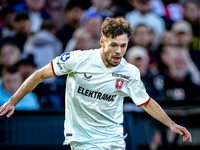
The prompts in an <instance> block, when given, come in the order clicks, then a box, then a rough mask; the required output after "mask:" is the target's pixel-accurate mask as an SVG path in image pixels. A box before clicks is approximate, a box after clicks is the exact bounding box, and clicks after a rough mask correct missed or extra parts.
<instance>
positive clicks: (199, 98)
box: [0, 0, 200, 150]
mask: <svg viewBox="0 0 200 150" xmlns="http://www.w3.org/2000/svg"><path fill="white" fill-rule="evenodd" d="M119 16H121V17H124V18H125V19H126V20H127V21H129V22H130V23H131V25H132V27H133V29H134V33H133V36H132V37H131V38H130V41H129V44H128V48H127V52H126V54H125V56H124V58H125V59H126V60H127V62H129V63H131V64H133V65H135V66H136V67H138V68H139V70H140V73H141V79H142V81H143V83H144V86H145V88H146V91H147V93H148V94H149V95H150V96H151V97H152V98H154V99H155V100H156V101H157V102H158V103H159V104H160V105H161V106H162V108H163V109H164V110H165V111H166V112H167V114H168V115H169V116H170V117H171V118H172V119H173V120H174V121H175V122H176V123H178V124H180V125H183V126H185V127H187V128H188V130H189V131H190V132H191V134H192V136H193V143H192V144H190V143H189V142H185V143H183V142H182V138H181V137H180V136H179V135H175V134H173V133H172V132H171V131H170V130H169V129H168V128H166V127H165V126H164V125H162V124H161V123H159V122H158V121H156V120H154V119H153V118H151V117H150V116H149V115H148V114H147V113H145V112H144V110H143V108H138V107H137V106H136V105H135V104H134V103H133V102H132V100H131V99H130V98H129V97H126V98H125V99H124V123H123V124H122V125H123V126H124V133H128V137H127V138H126V139H125V140H126V143H127V150H172V149H174V150H179V149H181V150H186V149H187V150H188V149H189V148H190V149H192V150H197V149H198V150H199V149H200V122H199V121H198V118H199V117H200V1H199V0H15V1H13V0H0V105H2V104H3V103H5V102H6V101H8V100H9V98H10V97H11V96H12V95H13V94H14V93H15V92H16V90H17V89H18V88H19V86H20V85H21V84H22V82H23V81H24V80H25V79H27V78H28V77H29V75H31V74H32V73H33V72H34V71H35V70H37V69H40V68H41V67H43V66H45V65H46V64H48V63H50V62H51V60H53V59H54V58H55V57H56V56H59V55H61V54H62V53H63V52H70V51H73V50H87V49H96V48H100V42H99V40H100V37H101V32H100V30H101V24H102V22H103V20H104V19H105V18H106V17H119ZM66 78H67V76H59V77H54V78H51V79H47V80H45V81H43V82H42V83H40V84H39V85H38V86H37V87H36V88H35V89H34V90H33V91H32V92H31V93H29V94H28V95H27V96H25V97H24V98H23V99H22V100H21V101H20V103H19V104H18V105H17V106H16V112H15V114H14V115H13V116H12V117H11V118H9V119H7V118H6V117H0V150H35V149H37V150H40V149H42V150H45V149H48V150H62V149H65V150H67V149H68V150H70V147H69V146H62V143H63V141H64V133H63V130H64V125H63V124H64V114H65V112H64V107H65V103H64V97H65V83H66Z"/></svg>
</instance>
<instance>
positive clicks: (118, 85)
mask: <svg viewBox="0 0 200 150" xmlns="http://www.w3.org/2000/svg"><path fill="white" fill-rule="evenodd" d="M123 84H124V80H123V79H120V78H118V79H116V85H115V87H116V89H118V90H120V89H121V88H122V85H123Z"/></svg>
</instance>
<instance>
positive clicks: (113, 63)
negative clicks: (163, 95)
mask: <svg viewBox="0 0 200 150" xmlns="http://www.w3.org/2000/svg"><path fill="white" fill-rule="evenodd" d="M119 64H120V61H119V62H112V63H111V65H112V66H113V67H116V66H118V65H119Z"/></svg>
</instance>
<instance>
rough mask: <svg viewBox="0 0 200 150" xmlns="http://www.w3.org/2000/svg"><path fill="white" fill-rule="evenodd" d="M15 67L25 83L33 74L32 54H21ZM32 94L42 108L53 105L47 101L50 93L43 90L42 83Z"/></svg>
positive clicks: (34, 66) (34, 64)
mask: <svg viewBox="0 0 200 150" xmlns="http://www.w3.org/2000/svg"><path fill="white" fill-rule="evenodd" d="M17 66H18V70H19V72H20V73H21V75H22V79H23V81H25V80H26V79H27V78H28V77H29V76H30V75H31V74H32V73H34V71H35V70H36V66H37V64H36V63H35V62H34V56H33V55H32V54H22V57H21V60H20V61H19V62H18V64H17ZM32 92H33V93H35V94H36V96H37V98H38V101H39V103H40V106H41V107H42V108H47V107H52V105H53V104H52V103H51V102H50V100H49V94H50V93H48V90H46V89H45V86H44V84H43V83H39V84H38V86H37V87H35V89H34V90H33V91H32Z"/></svg>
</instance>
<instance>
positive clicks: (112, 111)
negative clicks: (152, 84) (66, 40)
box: [51, 49, 150, 144]
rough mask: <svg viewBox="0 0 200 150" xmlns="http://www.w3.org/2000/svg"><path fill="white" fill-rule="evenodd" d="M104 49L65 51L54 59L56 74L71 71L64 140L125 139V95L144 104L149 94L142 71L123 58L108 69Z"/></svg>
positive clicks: (66, 98)
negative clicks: (144, 84)
mask: <svg viewBox="0 0 200 150" xmlns="http://www.w3.org/2000/svg"><path fill="white" fill-rule="evenodd" d="M101 50H102V49H95V50H87V51H72V52H70V53H63V54H62V55H61V56H60V57H56V58H55V59H54V60H53V61H52V62H51V65H52V70H53V73H54V75H56V76H59V75H64V74H68V78H67V83H66V95H65V111H66V112H65V113H66V114H65V123H64V127H65V143H67V144H69V143H70V142H72V141H74V142H81V143H82V142H103V141H115V140H122V139H124V138H125V136H123V127H122V125H120V124H121V123H122V122H123V98H124V97H125V96H130V97H131V98H132V99H133V102H134V103H135V104H136V105H138V106H142V105H144V104H146V103H147V102H148V101H149V100H150V97H149V95H148V94H147V93H146V91H145V88H144V86H143V84H142V82H141V80H140V73H139V70H138V69H137V68H136V67H135V66H133V65H131V64H129V63H127V62H126V60H125V59H124V58H123V59H122V60H121V62H120V64H119V65H118V66H116V67H111V68H109V69H108V68H106V66H105V65H104V63H103V60H102V59H101V55H100V53H101Z"/></svg>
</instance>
